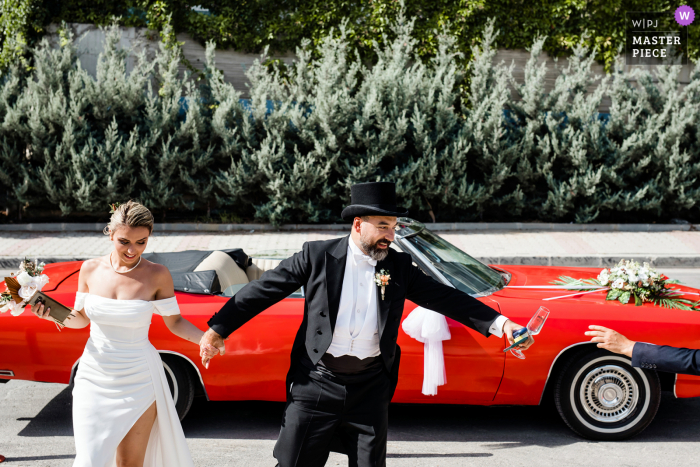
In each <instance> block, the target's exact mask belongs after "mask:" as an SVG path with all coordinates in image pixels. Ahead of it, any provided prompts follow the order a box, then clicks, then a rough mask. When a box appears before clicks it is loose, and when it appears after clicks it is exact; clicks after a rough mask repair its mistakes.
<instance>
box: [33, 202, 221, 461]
mask: <svg viewBox="0 0 700 467" xmlns="http://www.w3.org/2000/svg"><path fill="white" fill-rule="evenodd" d="M152 231H153V216H152V215H151V212H150V211H149V210H148V209H147V208H146V207H144V206H143V205H141V204H139V203H136V202H133V201H129V202H128V203H126V204H123V205H119V206H117V207H116V209H115V210H114V213H113V215H112V218H111V220H110V223H109V225H108V226H107V227H106V228H105V233H106V234H108V235H109V238H110V240H111V241H112V243H113V244H114V250H113V251H112V252H111V253H110V254H109V255H107V256H104V257H102V258H96V259H91V260H88V261H85V262H84V263H83V265H82V267H81V269H80V277H79V279H78V283H79V285H78V293H77V295H76V299H75V306H74V311H73V312H72V313H71V315H70V317H69V319H67V320H66V321H65V324H66V327H68V328H76V329H78V328H84V327H85V326H87V325H88V324H91V326H90V338H89V339H88V341H87V344H86V345H85V351H84V352H83V355H82V356H81V357H80V365H79V366H78V371H77V373H76V376H75V387H74V389H73V431H74V435H75V449H76V457H75V462H74V464H73V466H74V467H103V466H108V467H114V466H119V467H126V466H152V467H178V466H192V465H193V463H192V457H191V455H190V452H189V449H188V447H187V443H186V441H185V435H184V433H183V431H182V427H181V426H180V421H179V419H178V415H177V412H176V411H175V404H174V403H173V399H172V397H171V395H170V391H169V388H168V383H167V380H166V379H165V372H164V371H163V365H162V363H161V360H160V357H159V356H158V352H157V351H156V349H155V348H154V347H153V345H151V343H150V342H149V341H148V329H149V326H150V324H151V316H152V314H153V313H156V314H159V315H161V316H162V317H163V321H164V322H165V324H166V326H167V327H168V329H170V331H171V332H172V333H173V334H175V335H177V336H179V337H182V338H183V339H186V340H188V341H190V342H192V343H193V344H195V345H196V344H198V343H199V340H200V338H201V337H202V335H203V334H204V332H203V331H201V330H200V329H198V328H197V327H195V326H194V325H193V324H192V323H190V322H189V321H187V320H186V319H184V318H183V317H182V316H181V315H180V310H179V308H178V305H177V301H176V299H175V291H174V289H173V279H172V277H171V276H170V272H169V271H168V269H167V268H165V266H161V265H159V264H155V263H151V262H150V261H147V260H144V259H142V258H141V254H142V253H143V252H144V250H145V249H146V244H147V243H148V238H149V236H150V234H151V233H152ZM32 312H33V313H34V314H35V315H37V316H38V317H40V318H43V319H50V318H49V316H48V314H49V309H46V310H45V309H44V306H43V305H37V306H34V307H32ZM208 351H209V352H210V353H211V355H212V356H213V355H214V354H215V353H218V351H217V350H216V349H214V348H213V347H212V348H209V349H208Z"/></svg>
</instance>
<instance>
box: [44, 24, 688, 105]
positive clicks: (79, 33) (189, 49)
mask: <svg viewBox="0 0 700 467" xmlns="http://www.w3.org/2000/svg"><path fill="white" fill-rule="evenodd" d="M69 26H70V27H71V28H72V30H73V31H74V34H75V41H76V45H77V48H78V50H79V51H80V63H81V65H82V66H83V68H85V69H87V70H88V71H89V72H90V73H92V74H93V75H94V74H95V69H96V65H97V57H98V55H99V53H100V52H101V51H102V47H103V42H104V33H103V32H102V31H101V30H99V28H97V27H95V26H94V25H92V24H78V23H72V24H70V25H69ZM55 30H56V26H55V25H53V26H52V27H51V28H50V31H55ZM49 37H50V39H51V40H52V41H53V42H54V43H57V39H58V38H57V35H56V34H55V32H54V33H53V34H50V35H49ZM177 38H178V41H180V42H184V46H183V53H184V55H185V58H187V60H189V61H190V63H191V64H192V65H193V66H194V67H195V68H198V69H203V67H204V62H205V54H204V51H205V49H204V46H202V45H200V44H199V43H198V42H197V41H195V40H194V39H192V38H191V37H190V36H189V35H188V34H178V36H177ZM158 40H159V37H158V34H157V33H154V32H153V31H149V30H148V29H145V28H122V40H121V45H122V46H123V47H134V50H136V51H140V50H142V49H144V48H145V49H147V50H148V51H155V50H157V49H158ZM272 57H273V58H279V59H281V60H282V61H284V62H285V63H291V62H292V61H293V60H294V58H295V55H294V54H293V53H291V52H290V53H287V54H284V55H272ZM259 58H260V56H259V55H258V54H248V53H242V52H237V51H234V50H217V51H216V65H217V67H218V68H219V69H220V70H221V71H222V72H223V73H224V77H225V79H226V81H228V82H230V83H231V84H233V86H234V87H235V88H236V89H238V90H240V91H242V92H243V97H244V98H245V97H249V95H248V88H247V86H246V85H247V83H248V79H247V78H246V76H245V72H246V70H247V69H248V68H249V67H250V66H251V65H252V64H253V62H254V61H255V60H257V59H259ZM529 58H530V53H529V52H527V51H526V50H505V49H502V50H499V51H498V53H497V54H496V57H495V59H494V63H500V62H501V61H503V62H505V64H506V65H510V63H511V62H513V63H514V64H515V66H514V68H513V77H514V78H515V80H516V81H518V82H522V81H523V79H524V75H525V71H524V70H525V64H526V63H527V60H528V59H529ZM134 61H135V59H134V57H129V62H128V64H127V72H129V71H130V70H131V68H132V67H133V65H134ZM542 62H545V63H547V74H546V76H545V90H551V89H552V88H553V86H554V82H555V80H556V78H557V76H558V75H559V73H560V70H561V69H563V68H566V66H567V60H566V59H560V60H558V62H555V60H554V59H552V58H551V57H549V56H547V55H546V54H542V56H541V57H540V63H542ZM555 63H556V64H557V66H558V67H559V69H556V68H555ZM632 68H640V67H639V66H637V67H627V69H628V70H630V69H632ZM646 68H647V69H650V70H653V68H654V67H653V66H647V67H646ZM692 68H693V67H692V65H685V66H683V67H682V70H681V73H680V76H679V83H680V84H681V85H682V86H684V85H686V84H688V82H689V80H690V72H691V70H692ZM182 69H183V70H184V69H185V68H184V67H182ZM593 70H594V72H595V73H596V74H598V75H600V76H602V75H603V74H604V71H603V65H601V64H598V63H595V64H594V65H593ZM593 89H594V87H591V89H590V90H591V92H592V91H593ZM609 107H610V99H609V98H608V97H604V98H603V102H602V103H601V106H600V111H601V112H607V111H608V109H609Z"/></svg>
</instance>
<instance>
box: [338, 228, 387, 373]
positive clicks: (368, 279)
mask: <svg viewBox="0 0 700 467" xmlns="http://www.w3.org/2000/svg"><path fill="white" fill-rule="evenodd" d="M376 264H377V261H376V260H373V259H371V258H370V257H369V256H367V255H365V254H364V253H363V252H362V250H360V248H359V247H358V246H357V245H355V241H354V240H353V239H352V238H350V239H349V241H348V254H347V260H346V261H345V276H344V278H343V288H342V290H341V292H340V306H339V307H338V318H337V320H336V322H335V329H334V330H333V340H332V341H331V345H330V347H329V348H328V353H329V354H331V355H333V356H334V357H340V356H341V355H351V356H354V357H357V358H359V359H364V358H368V357H376V356H377V355H379V354H380V353H381V352H380V350H379V326H378V308H379V304H378V303H377V288H378V286H377V284H376V283H375V282H374V274H375V271H374V266H376Z"/></svg>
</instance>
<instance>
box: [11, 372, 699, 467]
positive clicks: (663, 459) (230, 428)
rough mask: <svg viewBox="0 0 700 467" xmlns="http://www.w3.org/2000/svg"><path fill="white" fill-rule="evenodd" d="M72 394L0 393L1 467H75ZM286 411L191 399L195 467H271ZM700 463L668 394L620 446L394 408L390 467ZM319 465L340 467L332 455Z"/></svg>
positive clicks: (537, 421) (535, 422)
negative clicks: (643, 428) (646, 421)
mask: <svg viewBox="0 0 700 467" xmlns="http://www.w3.org/2000/svg"><path fill="white" fill-rule="evenodd" d="M70 390H71V388H70V387H68V386H65V385H60V384H44V383H30V382H25V381H11V382H9V383H7V384H2V385H0V408H1V411H0V453H2V454H3V455H5V456H6V457H7V463H6V464H3V465H8V466H10V465H13V466H14V465H17V466H20V465H22V466H37V467H38V466H51V467H62V466H70V465H72V462H73V458H74V454H75V450H74V446H73V438H72V434H73V430H72V427H71V395H70ZM282 410H283V405H282V404H280V403H269V402H206V401H205V400H197V401H196V402H195V405H194V407H193V410H192V411H191V412H190V414H189V415H188V416H187V418H186V419H185V420H184V422H183V427H184V431H185V435H186V437H187V443H188V445H189V448H190V450H191V452H192V455H193V457H194V461H195V465H197V466H202V467H203V466H207V467H208V466H217V467H218V466H245V467H273V466H274V465H275V460H274V458H273V457H272V448H273V446H274V442H275V439H276V438H277V434H278V433H279V423H280V416H281V413H282ZM698 455H700V400H698V399H675V398H674V397H673V395H670V394H665V395H664V397H663V399H662V402H661V408H660V409H659V413H658V415H657V416H656V419H655V420H654V422H653V423H652V425H651V426H650V427H649V428H647V430H646V431H644V432H643V433H642V434H641V435H640V436H638V437H637V438H634V439H632V440H629V441H623V442H592V441H587V440H584V439H582V438H580V437H578V436H577V435H575V434H574V433H572V432H571V431H569V429H568V428H567V427H566V426H565V425H564V423H563V422H562V421H561V420H560V419H559V416H558V414H557V413H556V411H555V410H554V409H552V408H551V407H510V408H508V407H494V408H487V407H473V406H416V405H393V406H392V407H391V410H390V428H389V446H388V459H387V465H388V466H389V467H404V466H405V467H408V466H411V467H413V466H417V467H434V466H440V467H457V466H477V465H478V466H485V467H491V466H504V467H505V466H507V467H512V466H514V465H530V466H562V465H567V466H579V465H580V466H589V465H590V466H594V465H595V466H596V467H599V466H611V467H612V466H614V467H623V466H640V465H644V466H670V465H692V464H694V459H697V456H698ZM326 465H329V466H335V465H341V466H346V465H347V458H346V457H344V456H342V455H340V454H333V455H332V456H331V458H330V459H329V461H328V463H327V464H326Z"/></svg>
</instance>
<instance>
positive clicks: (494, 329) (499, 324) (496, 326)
mask: <svg viewBox="0 0 700 467" xmlns="http://www.w3.org/2000/svg"><path fill="white" fill-rule="evenodd" d="M506 321H508V318H506V317H505V316H503V315H501V316H499V317H498V318H496V319H495V320H494V321H493V323H491V327H490V328H489V332H490V333H491V334H493V335H494V336H496V337H503V325H504V324H506Z"/></svg>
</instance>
